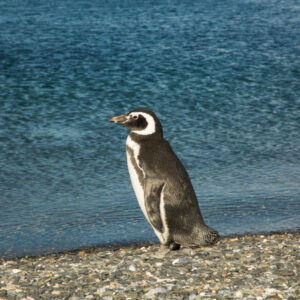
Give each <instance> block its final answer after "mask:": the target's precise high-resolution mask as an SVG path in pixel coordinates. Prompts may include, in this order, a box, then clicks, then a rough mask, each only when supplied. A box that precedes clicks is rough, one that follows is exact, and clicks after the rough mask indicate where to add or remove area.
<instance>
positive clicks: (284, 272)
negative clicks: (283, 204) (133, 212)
mask: <svg viewBox="0 0 300 300" xmlns="http://www.w3.org/2000/svg"><path fill="white" fill-rule="evenodd" d="M299 238H300V232H297V233H280V234H271V235H263V234H260V235H251V236H238V237H227V238H223V239H221V240H220V241H219V242H218V243H217V244H216V245H214V246H212V247H205V248H194V249H191V248H181V249H180V250H178V251H169V250H159V246H158V245H134V246H126V247H120V246H119V247H101V248H94V249H85V250H77V251H70V252H65V253H60V254H49V255H45V256H37V257H23V258H14V259H0V299H1V300H2V299H9V300H14V299H22V300H25V299H26V300H33V299H70V300H81V299H82V300H83V299H104V300H113V299H178V300H179V299H189V300H192V299H288V300H294V299H295V300H296V299H300V280H299V267H300V255H299V253H300V251H299V248H300V239H299Z"/></svg>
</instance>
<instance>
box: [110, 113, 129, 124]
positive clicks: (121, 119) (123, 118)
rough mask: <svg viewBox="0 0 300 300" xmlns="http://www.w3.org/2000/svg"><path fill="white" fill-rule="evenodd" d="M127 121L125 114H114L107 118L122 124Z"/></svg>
mask: <svg viewBox="0 0 300 300" xmlns="http://www.w3.org/2000/svg"><path fill="white" fill-rule="evenodd" d="M126 121H127V115H121V116H114V117H111V118H110V119H109V122H113V123H119V124H124V123H125V122H126Z"/></svg>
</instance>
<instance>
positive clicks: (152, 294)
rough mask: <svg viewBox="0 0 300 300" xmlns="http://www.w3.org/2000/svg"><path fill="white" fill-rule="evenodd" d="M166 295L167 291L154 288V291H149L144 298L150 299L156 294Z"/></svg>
mask: <svg viewBox="0 0 300 300" xmlns="http://www.w3.org/2000/svg"><path fill="white" fill-rule="evenodd" d="M168 293H169V292H168V290H167V289H165V288H161V287H158V288H155V289H152V290H150V291H149V292H148V293H147V294H146V295H145V296H146V297H147V298H150V297H152V296H154V295H156V294H168Z"/></svg>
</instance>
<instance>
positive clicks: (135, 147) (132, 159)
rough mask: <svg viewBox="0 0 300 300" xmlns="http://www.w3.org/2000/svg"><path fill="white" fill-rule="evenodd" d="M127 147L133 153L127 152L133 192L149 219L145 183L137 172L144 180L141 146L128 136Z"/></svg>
mask: <svg viewBox="0 0 300 300" xmlns="http://www.w3.org/2000/svg"><path fill="white" fill-rule="evenodd" d="M126 146H127V147H128V148H130V149H131V151H132V152H129V151H126V154H127V165H128V171H129V175H130V179H131V184H132V187H133V190H134V192H135V195H136V197H137V200H138V203H139V205H140V208H141V210H142V212H143V214H144V215H145V217H146V219H147V220H148V221H149V219H148V215H147V211H146V207H145V196H144V187H143V183H142V182H140V180H139V175H138V172H137V170H136V169H137V168H139V170H140V171H141V172H142V174H143V176H144V178H145V174H144V171H143V169H142V168H141V167H140V162H139V159H138V157H139V153H140V146H139V144H137V143H136V142H134V141H133V140H132V139H131V137H130V136H128V138H127V141H126Z"/></svg>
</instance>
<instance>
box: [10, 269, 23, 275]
mask: <svg viewBox="0 0 300 300" xmlns="http://www.w3.org/2000/svg"><path fill="white" fill-rule="evenodd" d="M11 272H12V273H13V274H18V273H20V272H22V270H19V269H12V270H11Z"/></svg>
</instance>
